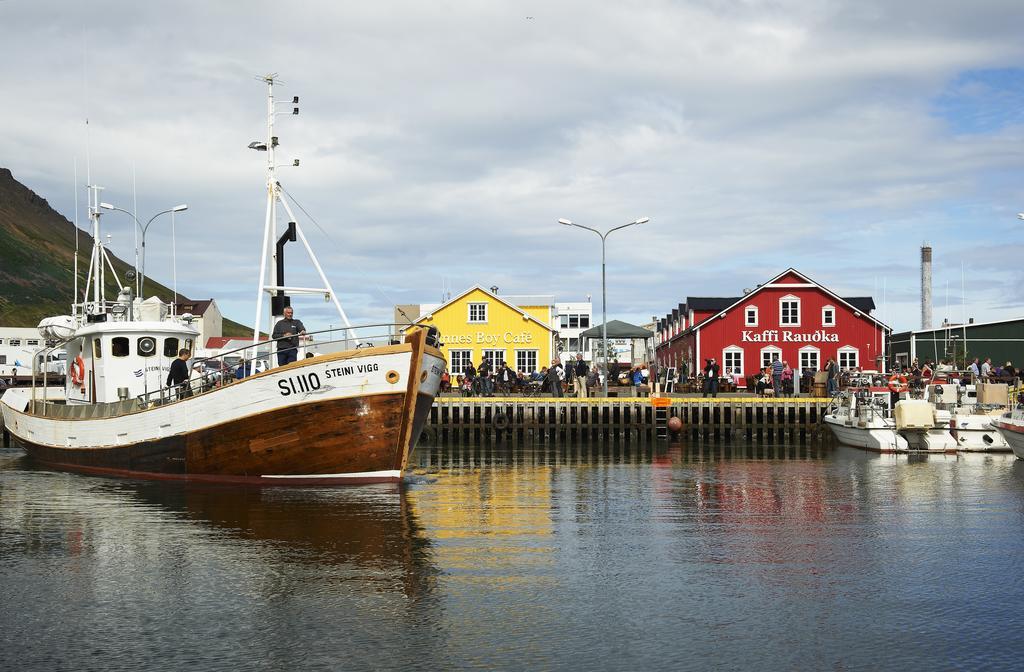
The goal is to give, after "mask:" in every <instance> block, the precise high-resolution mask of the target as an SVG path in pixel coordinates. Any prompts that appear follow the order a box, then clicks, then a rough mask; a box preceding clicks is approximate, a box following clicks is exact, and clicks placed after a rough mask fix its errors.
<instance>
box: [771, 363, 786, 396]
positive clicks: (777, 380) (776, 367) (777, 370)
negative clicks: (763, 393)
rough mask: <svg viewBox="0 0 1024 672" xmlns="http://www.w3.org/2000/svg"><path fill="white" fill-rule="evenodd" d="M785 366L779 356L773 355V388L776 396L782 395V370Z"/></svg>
mask: <svg viewBox="0 0 1024 672" xmlns="http://www.w3.org/2000/svg"><path fill="white" fill-rule="evenodd" d="M785 368H786V367H785V365H783V363H782V360H781V359H779V356H778V355H772V389H773V390H775V396H776V397H781V396H782V372H783V370H785Z"/></svg>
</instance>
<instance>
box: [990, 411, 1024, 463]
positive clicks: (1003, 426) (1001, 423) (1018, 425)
mask: <svg viewBox="0 0 1024 672" xmlns="http://www.w3.org/2000/svg"><path fill="white" fill-rule="evenodd" d="M992 426H993V427H995V428H996V430H997V431H998V432H999V434H1000V435H1002V437H1003V439H1004V440H1005V441H1006V443H1007V444H1009V446H1010V449H1011V450H1012V451H1013V454H1014V455H1016V456H1017V457H1018V458H1019V459H1022V460H1024V422H1020V421H1019V420H1018V421H1013V420H1008V419H1006V418H998V419H993V420H992Z"/></svg>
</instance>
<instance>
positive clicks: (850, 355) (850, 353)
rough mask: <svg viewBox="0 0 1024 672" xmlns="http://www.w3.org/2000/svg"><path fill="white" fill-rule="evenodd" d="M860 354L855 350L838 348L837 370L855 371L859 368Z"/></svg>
mask: <svg viewBox="0 0 1024 672" xmlns="http://www.w3.org/2000/svg"><path fill="white" fill-rule="evenodd" d="M859 355H860V353H859V352H858V351H857V348H853V347H849V346H847V347H844V348H839V368H840V369H843V370H850V369H855V368H857V367H858V366H860V356H859Z"/></svg>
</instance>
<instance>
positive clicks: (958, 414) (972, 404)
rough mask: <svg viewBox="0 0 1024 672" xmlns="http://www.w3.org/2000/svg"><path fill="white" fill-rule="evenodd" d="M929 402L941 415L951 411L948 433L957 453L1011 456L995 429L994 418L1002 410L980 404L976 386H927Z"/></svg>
mask: <svg viewBox="0 0 1024 672" xmlns="http://www.w3.org/2000/svg"><path fill="white" fill-rule="evenodd" d="M926 393H927V399H928V401H930V402H932V403H933V404H934V405H935V407H936V409H938V411H943V410H944V411H948V412H949V414H950V417H949V433H950V435H951V436H952V437H953V438H954V440H956V447H957V450H960V451H963V452H984V453H991V452H997V453H998V452H1009V451H1010V445H1009V444H1008V443H1007V442H1006V439H1004V438H1003V437H1002V436H1001V435H1000V434H999V432H997V431H996V430H995V428H994V427H992V415H993V413H995V414H996V415H998V414H999V413H1001V412H1002V409H1003V407H1002V406H997V407H993V406H982V405H979V404H978V394H977V388H976V387H975V386H974V385H959V384H956V383H954V382H944V383H935V384H931V385H929V386H928V389H927V392H926Z"/></svg>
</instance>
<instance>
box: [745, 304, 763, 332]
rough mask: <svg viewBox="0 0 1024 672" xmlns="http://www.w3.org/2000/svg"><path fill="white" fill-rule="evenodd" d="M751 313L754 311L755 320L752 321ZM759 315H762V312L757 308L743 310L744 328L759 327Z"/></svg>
mask: <svg viewBox="0 0 1024 672" xmlns="http://www.w3.org/2000/svg"><path fill="white" fill-rule="evenodd" d="M751 311H753V313H754V316H753V319H751V316H750V313H751ZM759 313H760V311H759V310H758V309H757V306H747V307H746V308H744V309H743V326H745V327H756V326H757V320H758V316H759Z"/></svg>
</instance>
